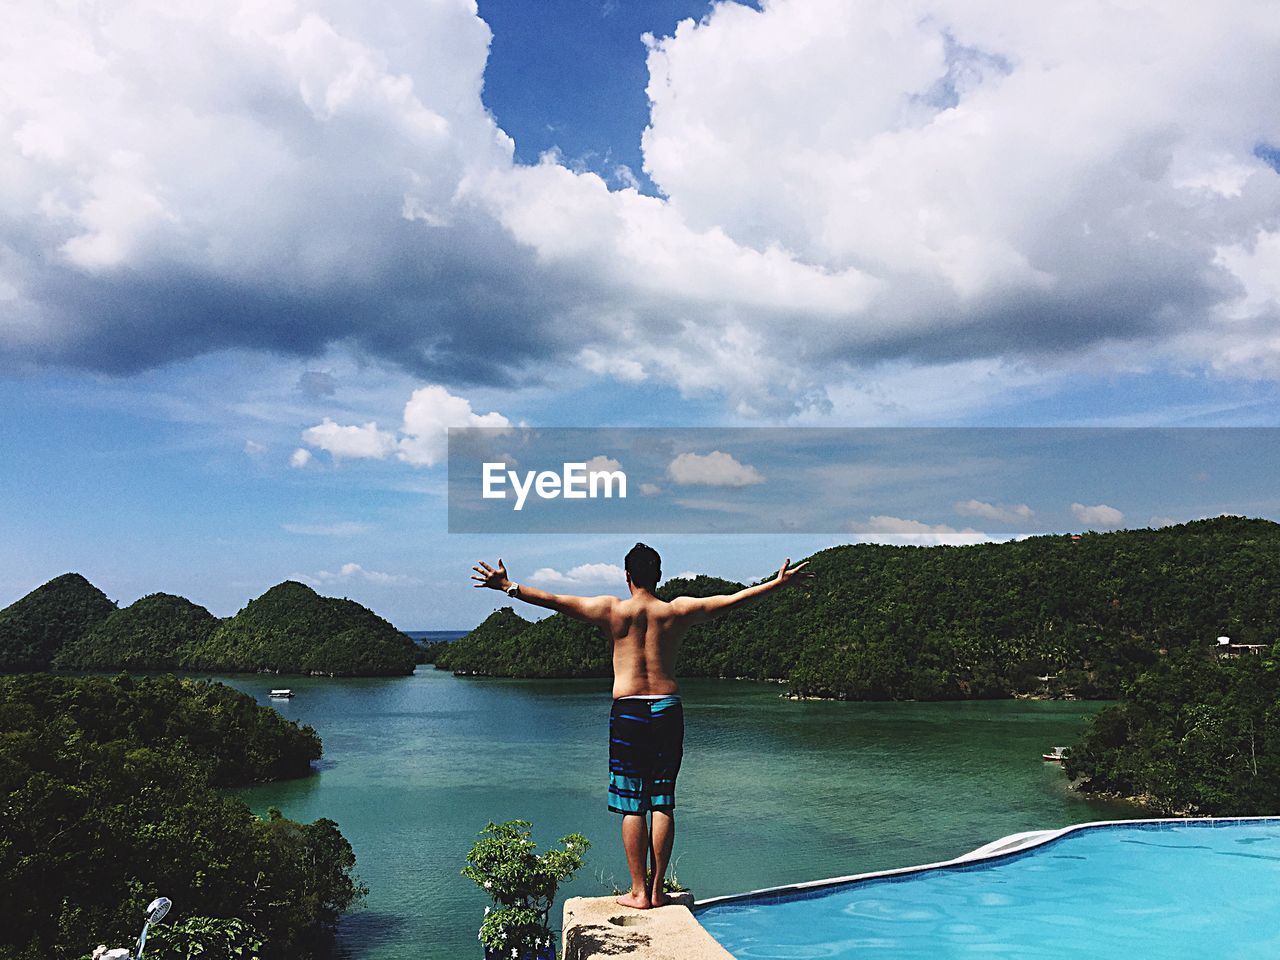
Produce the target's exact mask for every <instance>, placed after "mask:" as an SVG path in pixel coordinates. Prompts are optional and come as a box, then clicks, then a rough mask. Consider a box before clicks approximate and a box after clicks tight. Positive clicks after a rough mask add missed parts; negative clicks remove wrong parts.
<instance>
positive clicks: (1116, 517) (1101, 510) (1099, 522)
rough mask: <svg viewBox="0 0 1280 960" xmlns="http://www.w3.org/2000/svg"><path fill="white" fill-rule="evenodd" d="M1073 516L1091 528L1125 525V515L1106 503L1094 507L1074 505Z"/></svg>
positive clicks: (1072, 506) (1072, 508)
mask: <svg viewBox="0 0 1280 960" xmlns="http://www.w3.org/2000/svg"><path fill="white" fill-rule="evenodd" d="M1071 515H1072V516H1073V517H1075V518H1076V519H1077V520H1079V521H1080V522H1081V523H1083V524H1086V525H1088V526H1090V527H1118V526H1120V524H1122V523H1124V514H1123V513H1121V512H1120V511H1119V510H1117V509H1116V508H1115V507H1109V506H1107V505H1106V504H1105V503H1097V504H1094V505H1093V506H1088V505H1086V504H1083V503H1073V504H1072V505H1071Z"/></svg>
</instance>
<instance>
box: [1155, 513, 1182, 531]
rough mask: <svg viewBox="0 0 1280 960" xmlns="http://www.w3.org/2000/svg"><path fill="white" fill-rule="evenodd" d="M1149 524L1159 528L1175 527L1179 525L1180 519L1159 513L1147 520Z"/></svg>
mask: <svg viewBox="0 0 1280 960" xmlns="http://www.w3.org/2000/svg"><path fill="white" fill-rule="evenodd" d="M1147 525H1148V526H1150V527H1155V528H1157V529H1158V528H1160V527H1174V526H1177V525H1178V521H1177V520H1175V519H1173V517H1162V516H1160V515H1159V514H1157V515H1155V516H1153V517H1152V518H1151V519H1150V520H1149V521H1147Z"/></svg>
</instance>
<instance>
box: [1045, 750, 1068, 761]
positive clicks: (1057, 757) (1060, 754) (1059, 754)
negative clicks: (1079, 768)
mask: <svg viewBox="0 0 1280 960" xmlns="http://www.w3.org/2000/svg"><path fill="white" fill-rule="evenodd" d="M1040 757H1041V759H1042V760H1048V761H1050V762H1052V763H1061V762H1062V761H1063V760H1065V759H1067V748H1066V747H1054V748H1053V749H1052V750H1051V751H1049V752H1048V753H1042V754H1041V755H1040Z"/></svg>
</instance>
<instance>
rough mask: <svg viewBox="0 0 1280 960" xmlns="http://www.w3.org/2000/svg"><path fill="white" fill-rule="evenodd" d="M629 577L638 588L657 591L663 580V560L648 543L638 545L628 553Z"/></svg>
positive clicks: (627, 566)
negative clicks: (659, 583) (659, 582)
mask: <svg viewBox="0 0 1280 960" xmlns="http://www.w3.org/2000/svg"><path fill="white" fill-rule="evenodd" d="M626 568H627V576H629V577H630V578H631V582H632V583H634V584H635V585H636V586H637V587H641V588H642V589H645V590H656V589H657V587H658V581H659V580H661V579H662V558H661V557H660V556H658V551H657V550H655V549H653V547H651V546H649V545H648V544H647V543H637V544H636V545H635V546H634V547H632V548H631V549H630V550H628V551H627V559H626Z"/></svg>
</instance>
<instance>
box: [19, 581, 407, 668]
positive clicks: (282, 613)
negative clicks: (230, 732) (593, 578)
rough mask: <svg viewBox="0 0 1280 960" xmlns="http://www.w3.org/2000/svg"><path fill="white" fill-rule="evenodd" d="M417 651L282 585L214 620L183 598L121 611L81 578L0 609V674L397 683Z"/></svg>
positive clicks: (347, 606)
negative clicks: (119, 672) (221, 675)
mask: <svg viewBox="0 0 1280 960" xmlns="http://www.w3.org/2000/svg"><path fill="white" fill-rule="evenodd" d="M418 656H419V650H418V647H417V645H416V644H414V642H413V641H412V640H410V639H409V637H408V636H406V635H405V634H403V633H401V632H400V631H399V630H397V629H396V628H395V627H393V626H392V625H391V624H390V623H388V622H387V621H386V620H384V619H382V617H380V616H378V615H377V614H376V613H374V612H373V611H372V610H370V609H368V608H367V607H363V606H361V605H360V604H358V603H356V602H355V601H354V600H347V599H345V598H344V599H337V598H334V597H322V596H320V595H319V594H318V593H316V592H315V591H314V590H312V589H311V588H310V587H308V586H305V585H304V584H301V583H297V582H295V581H292V580H286V581H285V582H284V583H280V584H277V585H276V586H274V587H272V588H271V589H270V590H268V591H267V592H266V593H264V594H263V595H262V596H260V597H258V598H257V599H255V600H251V601H250V602H249V603H248V604H247V605H246V606H245V608H244V609H243V610H241V611H240V612H239V613H237V614H236V615H235V616H234V617H229V618H227V619H225V620H219V619H218V618H217V617H214V616H213V615H212V614H211V613H209V611H208V610H206V609H205V608H204V607H201V606H199V605H198V604H195V603H192V602H191V601H190V600H187V599H186V598H184V597H178V596H174V595H172V594H167V593H153V594H150V595H149V596H146V597H143V598H142V599H140V600H138V601H137V602H135V603H132V604H130V605H129V606H127V607H125V608H124V609H119V610H118V609H117V608H116V605H115V604H114V603H112V602H111V601H110V600H108V599H107V597H106V596H105V595H104V594H103V593H102V591H101V590H99V589H98V588H97V587H95V586H94V585H93V584H91V583H90V582H89V581H88V580H86V579H85V578H84V577H82V576H80V575H79V574H76V573H68V574H65V575H63V576H61V577H58V578H56V579H54V580H50V581H49V582H48V583H46V584H45V585H44V586H42V587H38V588H36V589H35V590H33V591H32V592H31V593H29V594H27V595H26V596H25V597H23V598H22V599H21V600H18V601H17V602H16V603H14V604H12V605H11V606H9V607H6V608H5V609H4V610H0V672H6V673H12V672H21V671H28V670H48V669H50V668H57V669H67V670H104V669H109V670H113V669H127V670H174V669H191V670H218V671H227V672H257V671H271V672H277V673H306V674H317V675H327V676H403V675H406V674H410V673H412V672H413V668H414V663H415V661H416V660H417V658H418Z"/></svg>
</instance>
